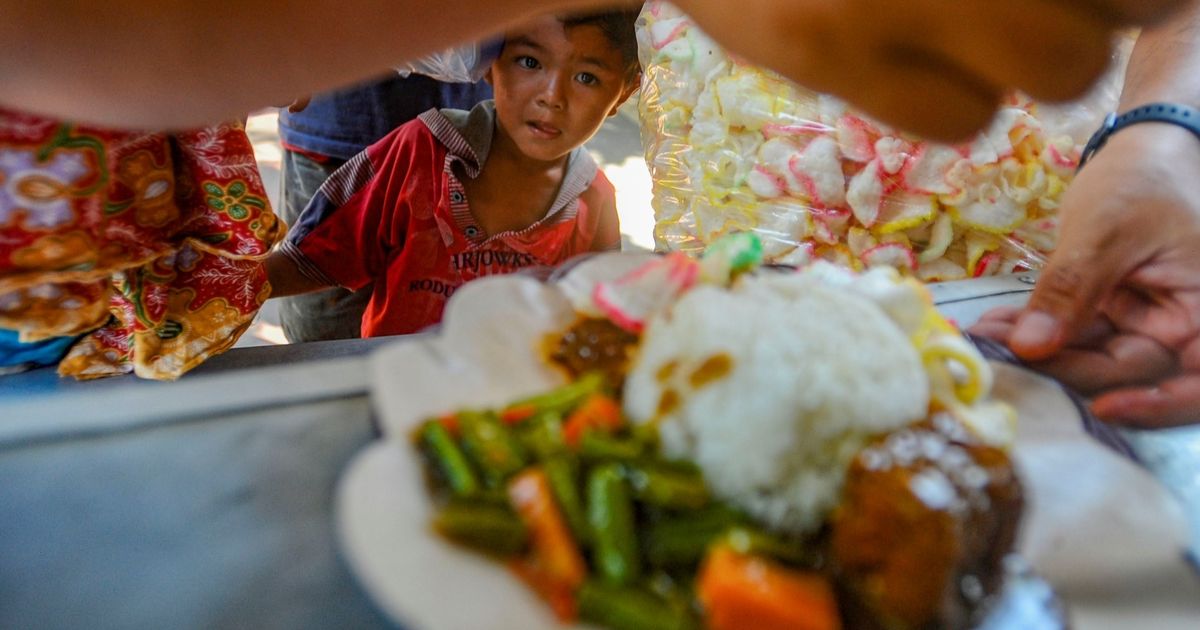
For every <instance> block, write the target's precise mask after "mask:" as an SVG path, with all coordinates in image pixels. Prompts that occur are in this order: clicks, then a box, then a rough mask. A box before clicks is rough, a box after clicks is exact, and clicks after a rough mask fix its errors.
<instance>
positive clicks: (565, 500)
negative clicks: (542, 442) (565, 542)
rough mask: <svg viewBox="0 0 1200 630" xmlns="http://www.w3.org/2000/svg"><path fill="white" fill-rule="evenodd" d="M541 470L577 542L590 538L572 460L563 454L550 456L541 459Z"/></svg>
mask: <svg viewBox="0 0 1200 630" xmlns="http://www.w3.org/2000/svg"><path fill="white" fill-rule="evenodd" d="M542 470H543V471H544V472H545V473H546V480H547V481H548V482H549V483H550V491H551V492H553V493H554V499H555V501H556V502H557V503H558V507H559V508H560V509H562V512H563V516H564V517H566V519H567V526H568V527H570V528H571V534H572V535H573V537H574V538H575V540H576V541H577V542H580V543H583V542H585V541H587V540H589V539H590V538H591V536H590V533H591V532H590V531H589V529H588V521H587V515H586V514H585V513H584V509H583V500H582V499H581V498H580V497H579V484H578V483H577V482H576V479H577V478H578V467H577V465H576V463H575V462H574V461H572V460H571V459H570V458H568V457H566V456H564V455H558V456H555V457H550V458H547V459H545V460H543V461H542Z"/></svg>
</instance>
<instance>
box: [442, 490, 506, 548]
mask: <svg viewBox="0 0 1200 630" xmlns="http://www.w3.org/2000/svg"><path fill="white" fill-rule="evenodd" d="M433 527H434V529H435V530H437V532H438V533H440V534H441V535H443V536H445V537H446V538H449V539H450V540H453V541H455V542H458V543H461V544H464V545H467V546H469V547H473V548H475V549H478V550H480V551H485V552H488V553H492V554H497V555H503V556H511V555H515V554H517V553H520V552H521V551H522V550H524V549H525V547H526V545H527V544H528V542H529V534H528V532H527V531H526V529H525V525H524V524H523V523H522V522H521V519H520V518H518V517H517V515H516V514H514V513H513V511H512V510H511V509H510V508H507V507H503V506H497V505H489V504H483V503H473V502H472V503H467V502H457V501H456V502H451V503H449V504H448V505H446V507H444V508H442V509H441V510H440V511H438V513H437V516H436V517H434V520H433Z"/></svg>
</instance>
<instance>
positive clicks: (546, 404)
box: [509, 372, 604, 415]
mask: <svg viewBox="0 0 1200 630" xmlns="http://www.w3.org/2000/svg"><path fill="white" fill-rule="evenodd" d="M603 389H604V375H603V374H601V373H600V372H588V373H587V374H584V375H583V376H581V377H579V378H578V379H576V380H575V381H572V382H570V383H567V384H566V385H563V386H562V387H559V388H558V389H552V390H550V391H548V392H546V393H544V394H538V395H536V396H531V397H529V398H526V399H524V400H519V401H517V402H515V403H513V404H511V405H509V406H510V407H524V406H530V407H533V408H534V409H535V410H536V411H535V413H546V412H554V413H558V414H561V415H566V413H567V412H569V411H570V410H571V409H574V408H575V407H576V406H578V405H579V403H581V402H583V400H584V399H585V398H587V397H588V396H590V395H592V394H594V393H596V392H599V391H602V390H603Z"/></svg>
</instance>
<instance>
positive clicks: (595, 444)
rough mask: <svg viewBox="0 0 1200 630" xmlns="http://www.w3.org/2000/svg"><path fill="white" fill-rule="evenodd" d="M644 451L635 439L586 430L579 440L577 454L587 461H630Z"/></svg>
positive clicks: (643, 447) (642, 446) (643, 446)
mask: <svg viewBox="0 0 1200 630" xmlns="http://www.w3.org/2000/svg"><path fill="white" fill-rule="evenodd" d="M644 452H645V445H643V444H642V443H641V442H638V441H637V440H629V439H620V438H614V437H610V436H608V435H605V434H603V433H601V432H599V431H586V432H584V434H583V437H582V438H580V440H579V456H580V457H582V458H584V459H585V460H588V461H594V462H605V461H619V462H623V461H632V460H635V459H638V458H640V457H641V456H642V454H643V453H644Z"/></svg>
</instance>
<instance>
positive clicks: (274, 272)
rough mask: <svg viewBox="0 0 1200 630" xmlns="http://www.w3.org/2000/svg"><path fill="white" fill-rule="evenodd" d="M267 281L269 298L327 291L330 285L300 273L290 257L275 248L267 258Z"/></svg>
mask: <svg viewBox="0 0 1200 630" xmlns="http://www.w3.org/2000/svg"><path fill="white" fill-rule="evenodd" d="M266 266H267V281H268V282H270V283H271V297H273V298H277V297H287V296H289V295H300V294H301V293H311V292H313V291H320V290H321V289H328V288H329V287H330V285H329V284H328V283H325V282H319V281H317V280H315V279H313V278H310V277H309V276H306V275H304V274H303V273H300V267H299V266H298V265H297V264H296V261H295V260H292V258H291V257H290V256H288V255H287V254H285V253H283V252H282V251H280V250H279V249H278V248H276V249H275V250H274V251H272V252H271V255H270V256H268V257H267V263H266Z"/></svg>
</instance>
